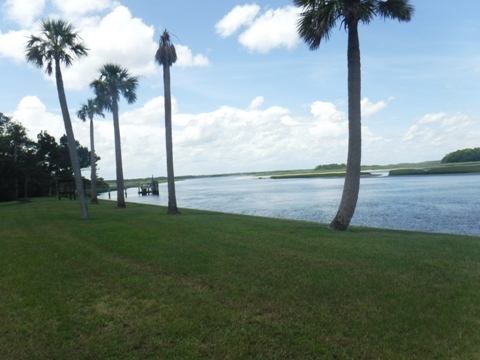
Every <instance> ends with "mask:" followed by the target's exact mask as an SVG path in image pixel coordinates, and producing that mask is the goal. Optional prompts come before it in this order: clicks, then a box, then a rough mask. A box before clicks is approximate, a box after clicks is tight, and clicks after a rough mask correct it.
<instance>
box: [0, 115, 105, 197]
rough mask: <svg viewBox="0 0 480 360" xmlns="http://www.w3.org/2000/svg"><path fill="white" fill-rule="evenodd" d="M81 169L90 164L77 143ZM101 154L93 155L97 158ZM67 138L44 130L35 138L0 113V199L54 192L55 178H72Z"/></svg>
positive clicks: (49, 194)
mask: <svg viewBox="0 0 480 360" xmlns="http://www.w3.org/2000/svg"><path fill="white" fill-rule="evenodd" d="M76 147H77V153H78V157H79V161H80V167H81V168H88V167H89V166H90V151H89V150H88V149H87V148H86V147H84V146H81V145H80V143H79V142H78V141H77V142H76ZM98 160H100V157H98V156H96V161H98ZM72 178H73V170H72V164H71V161H70V156H69V153H68V142H67V137H66V136H65V135H64V136H62V137H61V138H60V142H59V143H57V141H56V139H55V138H54V137H53V136H52V135H50V134H49V133H48V132H46V131H41V132H40V133H39V134H38V135H37V141H36V142H35V141H33V140H31V139H30V138H28V136H27V130H26V129H25V127H24V126H23V125H21V124H20V123H18V122H17V121H15V120H12V118H11V117H9V116H6V115H4V114H3V113H0V201H11V200H17V199H19V198H28V197H33V196H53V195H56V184H57V180H62V179H72Z"/></svg>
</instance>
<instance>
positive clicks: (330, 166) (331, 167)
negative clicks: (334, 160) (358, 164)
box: [315, 164, 347, 170]
mask: <svg viewBox="0 0 480 360" xmlns="http://www.w3.org/2000/svg"><path fill="white" fill-rule="evenodd" d="M346 168H347V165H346V164H327V165H318V166H317V167H315V170H345V169H346Z"/></svg>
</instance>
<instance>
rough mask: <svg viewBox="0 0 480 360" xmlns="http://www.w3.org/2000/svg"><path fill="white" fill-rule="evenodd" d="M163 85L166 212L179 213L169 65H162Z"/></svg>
mask: <svg viewBox="0 0 480 360" xmlns="http://www.w3.org/2000/svg"><path fill="white" fill-rule="evenodd" d="M163 87H164V94H165V145H166V154H167V182H168V213H169V214H172V215H175V214H180V211H178V209H177V196H176V194H175V175H174V171H173V140H172V97H171V94H170V66H168V64H164V65H163Z"/></svg>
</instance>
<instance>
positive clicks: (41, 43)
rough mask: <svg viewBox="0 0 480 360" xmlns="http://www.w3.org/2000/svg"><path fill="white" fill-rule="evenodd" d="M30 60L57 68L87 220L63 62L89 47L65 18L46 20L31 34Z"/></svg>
mask: <svg viewBox="0 0 480 360" xmlns="http://www.w3.org/2000/svg"><path fill="white" fill-rule="evenodd" d="M26 50H27V51H26V57H27V61H29V62H31V63H32V64H33V65H35V66H36V67H38V68H43V67H44V65H45V72H46V73H47V74H48V75H52V73H53V72H54V71H55V80H56V83H57V92H58V99H59V101H60V108H61V109H62V116H63V122H64V124H65V131H66V133H67V139H68V150H69V153H70V160H71V162H72V168H73V174H74V178H75V185H76V188H77V193H78V198H79V200H80V211H81V214H82V218H83V219H88V217H89V216H88V208H87V202H86V199H85V191H84V188H83V181H82V173H81V172H80V164H79V161H78V154H77V147H76V142H75V136H74V134H73V128H72V121H71V120H70V114H69V112H68V105H67V98H66V96H65V88H64V86H63V78H62V71H61V68H60V65H61V64H63V65H65V66H67V67H68V66H70V65H72V63H73V60H74V58H81V57H84V56H87V50H88V49H87V48H86V47H85V45H84V44H83V42H82V39H81V38H80V36H79V35H78V33H77V32H76V31H75V30H74V29H73V27H72V26H71V25H70V24H68V23H67V22H65V21H63V20H43V21H42V23H41V33H40V35H38V36H36V35H31V36H30V38H29V40H28V42H27V46H26Z"/></svg>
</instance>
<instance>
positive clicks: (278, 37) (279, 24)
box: [239, 6, 300, 53]
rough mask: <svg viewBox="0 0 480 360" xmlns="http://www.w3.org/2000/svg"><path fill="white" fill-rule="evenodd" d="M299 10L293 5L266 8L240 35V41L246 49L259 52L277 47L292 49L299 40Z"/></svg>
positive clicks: (265, 51)
mask: <svg viewBox="0 0 480 360" xmlns="http://www.w3.org/2000/svg"><path fill="white" fill-rule="evenodd" d="M299 11H300V10H299V9H298V8H297V7H293V6H286V7H284V8H279V9H274V10H267V11H266V12H265V13H264V14H262V15H261V16H259V17H257V18H256V19H255V20H254V22H253V23H252V25H251V26H250V27H249V28H248V29H247V30H245V31H244V32H243V33H242V34H241V35H240V37H239V41H240V43H241V44H242V45H243V46H244V47H246V48H247V49H248V50H250V51H252V52H255V51H256V52H260V53H267V52H269V51H270V50H272V49H275V48H278V47H285V48H287V49H289V50H290V49H293V48H294V47H295V46H296V45H297V44H298V42H299V37H298V34H297V25H296V23H297V19H298V14H299Z"/></svg>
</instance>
